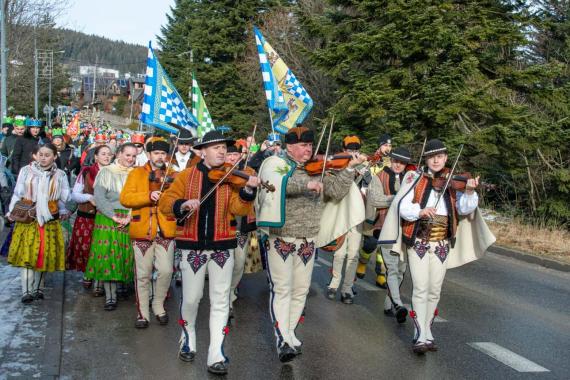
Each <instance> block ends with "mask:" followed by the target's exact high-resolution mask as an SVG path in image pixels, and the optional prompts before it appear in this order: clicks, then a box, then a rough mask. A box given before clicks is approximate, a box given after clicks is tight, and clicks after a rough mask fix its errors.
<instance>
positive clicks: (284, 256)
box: [257, 126, 366, 362]
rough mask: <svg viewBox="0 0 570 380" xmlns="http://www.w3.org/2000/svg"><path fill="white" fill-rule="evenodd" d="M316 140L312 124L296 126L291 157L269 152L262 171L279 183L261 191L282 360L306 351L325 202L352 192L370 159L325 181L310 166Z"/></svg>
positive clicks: (260, 217) (289, 143) (260, 215)
mask: <svg viewBox="0 0 570 380" xmlns="http://www.w3.org/2000/svg"><path fill="white" fill-rule="evenodd" d="M313 141H314V134H313V132H312V131H310V130H309V129H307V128H306V127H302V126H298V127H295V128H291V129H290V130H289V132H288V133H287V134H286V135H285V143H286V153H287V155H286V157H285V158H283V157H278V156H271V157H268V158H267V159H265V161H264V162H263V164H262V166H261V168H260V171H259V173H260V178H261V179H263V180H269V181H270V182H271V183H272V184H274V185H275V187H276V188H277V190H276V192H275V193H272V195H270V196H264V195H262V194H264V193H262V192H260V193H259V195H258V199H257V206H258V208H257V225H258V229H259V230H261V231H262V232H263V233H264V234H265V237H264V239H263V240H264V245H265V252H266V255H267V275H268V280H269V289H270V313H271V318H272V321H273V327H274V331H275V335H276V339H277V352H278V355H279V360H280V361H281V362H288V361H290V360H292V359H293V358H294V357H295V356H296V355H297V354H299V353H300V352H301V346H302V343H301V341H300V340H299V339H298V338H297V336H296V334H295V329H296V328H297V325H298V323H299V322H300V321H301V318H302V314H303V309H304V308H305V301H306V298H307V294H308V293H309V287H310V285H311V276H312V273H313V265H314V261H315V260H314V256H315V249H316V248H317V247H316V243H315V241H316V237H317V235H318V233H319V230H320V228H321V226H320V223H321V213H322V211H323V207H324V202H325V201H329V200H331V201H340V200H342V199H343V198H344V197H345V196H346V195H347V193H348V191H349V188H350V186H351V185H352V183H353V181H354V175H355V170H354V167H355V166H357V165H359V164H360V163H362V162H363V161H364V160H365V159H366V157H365V156H362V155H361V156H358V155H355V157H353V158H352V159H350V160H349V161H348V167H346V168H345V169H343V170H340V171H338V172H337V173H336V174H333V175H326V176H324V179H323V181H322V182H321V180H320V178H321V176H320V175H316V176H312V177H311V176H309V174H308V173H307V171H306V170H305V164H306V163H307V162H308V161H309V160H310V159H311V157H312V156H313ZM319 174H320V173H319ZM325 244H326V243H325Z"/></svg>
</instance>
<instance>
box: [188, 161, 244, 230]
mask: <svg viewBox="0 0 570 380" xmlns="http://www.w3.org/2000/svg"><path fill="white" fill-rule="evenodd" d="M242 161H243V157H240V159H239V160H237V161H236V163H235V164H234V166H232V167H231V168H230V170H228V172H227V173H226V174H224V175H223V177H222V178H220V180H219V181H218V182H216V184H215V185H214V186H212V188H211V189H210V190H209V191H208V192H207V193H206V195H204V196H203V197H202V199H200V204H199V205H198V207H200V206H201V205H202V203H204V202H205V201H206V199H208V198H209V197H210V196H211V195H212V194H213V193H214V191H216V189H217V188H218V187H220V185H221V184H222V183H223V182H224V180H225V179H226V178H228V177H229V175H230V174H232V172H233V171H234V169H235V168H237V166H238V165H239V164H240V162H242ZM196 210H197V208H196V209H195V210H192V211H189V212H188V214H186V215H184V216H183V217H182V218H180V222H183V221H185V220H186V219H188V218H189V217H191V216H192V215H194V212H196Z"/></svg>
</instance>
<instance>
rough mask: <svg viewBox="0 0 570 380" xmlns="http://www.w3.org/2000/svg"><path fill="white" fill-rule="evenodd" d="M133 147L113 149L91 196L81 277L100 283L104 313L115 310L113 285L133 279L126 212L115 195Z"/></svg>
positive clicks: (126, 172)
mask: <svg viewBox="0 0 570 380" xmlns="http://www.w3.org/2000/svg"><path fill="white" fill-rule="evenodd" d="M136 155H137V148H136V147H135V146H134V145H133V144H130V143H127V144H124V145H121V146H120V147H119V149H118V150H117V160H116V163H113V164H111V165H109V166H105V167H103V168H101V170H99V173H98V174H97V177H96V178H95V183H94V191H93V195H94V197H95V204H96V205H97V215H96V216H95V228H94V230H93V237H92V239H91V251H90V253H89V262H88V263H87V269H86V271H85V278H87V279H93V280H98V281H103V287H104V289H105V307H104V308H105V310H108V311H111V310H115V309H116V308H117V283H118V282H121V283H129V282H131V281H132V279H133V262H134V258H133V247H132V246H131V239H130V238H129V230H128V228H129V227H128V225H129V223H130V221H131V216H130V213H129V210H128V209H127V208H125V207H123V206H122V205H121V202H120V201H119V196H120V194H121V190H122V189H123V186H124V185H125V182H126V180H127V176H128V175H129V172H130V171H131V170H132V167H133V165H134V163H135V159H136Z"/></svg>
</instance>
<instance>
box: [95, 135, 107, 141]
mask: <svg viewBox="0 0 570 380" xmlns="http://www.w3.org/2000/svg"><path fill="white" fill-rule="evenodd" d="M95 141H96V142H99V141H104V142H106V141H107V137H105V135H104V134H102V133H99V134H97V135H95Z"/></svg>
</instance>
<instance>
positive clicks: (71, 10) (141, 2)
mask: <svg viewBox="0 0 570 380" xmlns="http://www.w3.org/2000/svg"><path fill="white" fill-rule="evenodd" d="M171 5H174V0H96V1H94V0H70V1H69V6H68V8H67V9H66V11H65V14H64V15H63V16H62V17H61V21H60V22H59V23H58V26H60V27H64V28H68V29H73V30H77V31H79V32H83V33H87V34H96V35H98V36H103V37H107V38H110V39H113V40H123V41H125V42H131V43H137V44H140V45H144V46H146V45H148V41H152V44H153V46H157V42H156V40H157V39H156V35H157V34H160V27H161V26H162V25H165V24H166V14H167V13H169V12H170V6H171Z"/></svg>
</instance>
